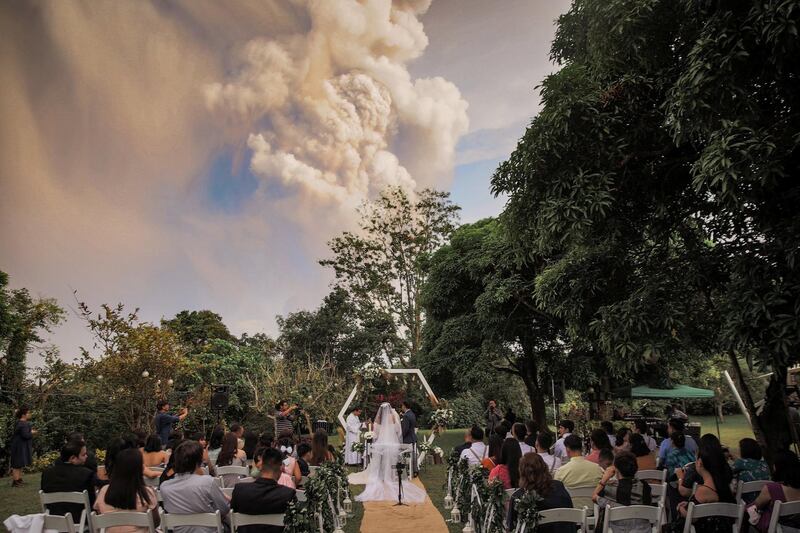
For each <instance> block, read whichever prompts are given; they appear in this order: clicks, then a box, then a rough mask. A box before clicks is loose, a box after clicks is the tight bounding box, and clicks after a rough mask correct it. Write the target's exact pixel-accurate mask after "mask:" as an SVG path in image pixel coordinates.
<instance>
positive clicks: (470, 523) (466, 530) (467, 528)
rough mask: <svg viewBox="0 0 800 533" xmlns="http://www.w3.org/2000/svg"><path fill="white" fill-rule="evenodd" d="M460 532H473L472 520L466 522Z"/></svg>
mask: <svg viewBox="0 0 800 533" xmlns="http://www.w3.org/2000/svg"><path fill="white" fill-rule="evenodd" d="M461 533H475V529H474V528H473V527H472V520H469V521H468V522H467V525H466V526H464V529H462V530H461Z"/></svg>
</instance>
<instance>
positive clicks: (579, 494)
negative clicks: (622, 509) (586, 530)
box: [567, 487, 597, 526]
mask: <svg viewBox="0 0 800 533" xmlns="http://www.w3.org/2000/svg"><path fill="white" fill-rule="evenodd" d="M595 488H596V487H567V492H569V497H570V498H571V499H572V505H573V507H574V506H575V498H585V499H588V500H591V499H592V495H593V494H594V489H595ZM586 521H587V523H588V524H589V525H590V526H596V525H597V504H593V505H592V508H591V513H590V512H589V511H588V510H587V511H586Z"/></svg>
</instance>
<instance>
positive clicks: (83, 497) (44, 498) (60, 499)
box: [39, 490, 92, 531]
mask: <svg viewBox="0 0 800 533" xmlns="http://www.w3.org/2000/svg"><path fill="white" fill-rule="evenodd" d="M39 501H40V502H41V504H42V512H43V513H45V514H47V513H48V510H47V505H48V504H51V503H76V504H79V505H83V511H81V514H80V516H79V517H78V521H77V522H73V523H74V524H75V529H76V530H78V531H83V528H84V527H85V526H88V524H87V523H86V521H87V519H88V518H89V513H90V512H91V511H92V508H91V505H89V493H88V492H87V491H83V492H44V491H41V490H40V491H39ZM74 519H75V518H74V517H73V520H74Z"/></svg>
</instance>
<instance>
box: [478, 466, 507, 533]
mask: <svg viewBox="0 0 800 533" xmlns="http://www.w3.org/2000/svg"><path fill="white" fill-rule="evenodd" d="M478 490H479V492H480V493H481V500H482V502H483V506H482V509H481V519H480V522H479V523H478V522H476V526H475V529H476V530H477V531H479V532H480V533H503V532H504V531H505V505H503V503H504V500H505V492H506V491H505V490H504V489H503V483H502V482H501V481H500V480H499V479H493V480H492V481H490V482H488V483H485V484H484V485H483V487H481V488H479V489H478ZM490 517H491V519H490Z"/></svg>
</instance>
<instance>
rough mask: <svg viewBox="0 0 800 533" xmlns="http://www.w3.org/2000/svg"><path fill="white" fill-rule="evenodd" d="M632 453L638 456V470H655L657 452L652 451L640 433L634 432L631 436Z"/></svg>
mask: <svg viewBox="0 0 800 533" xmlns="http://www.w3.org/2000/svg"><path fill="white" fill-rule="evenodd" d="M630 445H631V453H632V454H633V455H634V457H636V469H637V470H655V469H656V454H655V453H654V452H651V451H650V449H649V448H648V447H647V444H646V443H645V441H644V437H642V436H641V435H640V434H638V433H632V434H631V437H630Z"/></svg>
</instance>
